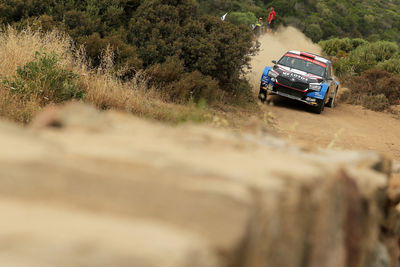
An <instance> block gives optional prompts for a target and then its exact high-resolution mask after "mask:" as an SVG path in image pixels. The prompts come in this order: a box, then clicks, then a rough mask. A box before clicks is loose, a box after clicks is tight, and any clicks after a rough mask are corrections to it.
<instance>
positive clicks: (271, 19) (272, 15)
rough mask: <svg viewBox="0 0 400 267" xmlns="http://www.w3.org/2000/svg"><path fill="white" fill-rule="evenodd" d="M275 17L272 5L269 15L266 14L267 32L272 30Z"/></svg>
mask: <svg viewBox="0 0 400 267" xmlns="http://www.w3.org/2000/svg"><path fill="white" fill-rule="evenodd" d="M275 18H276V14H275V10H274V7H271V11H270V12H269V15H268V24H269V29H268V32H272V31H273V30H274V24H275Z"/></svg>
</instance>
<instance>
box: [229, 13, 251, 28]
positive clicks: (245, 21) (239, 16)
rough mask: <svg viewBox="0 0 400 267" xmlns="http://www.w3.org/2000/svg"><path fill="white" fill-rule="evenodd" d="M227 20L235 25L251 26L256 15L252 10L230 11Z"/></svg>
mask: <svg viewBox="0 0 400 267" xmlns="http://www.w3.org/2000/svg"><path fill="white" fill-rule="evenodd" d="M227 20H228V21H229V22H232V23H233V24H236V25H245V26H251V24H254V23H256V22H257V20H258V19H257V17H256V15H254V13H252V12H231V13H229V15H228V16H227Z"/></svg>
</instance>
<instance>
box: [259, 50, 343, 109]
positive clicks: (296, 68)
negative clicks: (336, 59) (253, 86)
mask: <svg viewBox="0 0 400 267" xmlns="http://www.w3.org/2000/svg"><path fill="white" fill-rule="evenodd" d="M272 63H274V66H273V67H266V68H265V69H264V72H263V74H262V76H261V84H260V93H259V95H258V98H259V99H260V100H261V101H262V102H265V101H266V100H267V96H268V94H276V95H280V96H284V97H287V98H291V99H295V100H298V101H301V102H303V103H306V104H308V105H310V106H312V108H313V110H314V111H315V112H316V113H321V112H322V111H323V110H324V107H325V105H326V106H328V107H331V108H333V107H334V105H335V100H336V95H337V92H338V88H339V83H338V82H337V81H336V80H335V79H334V78H333V75H332V62H331V61H330V60H328V59H326V58H323V57H321V56H318V55H314V54H311V53H306V52H300V51H288V52H286V53H285V54H284V55H283V56H282V57H281V59H279V61H278V62H276V61H275V60H273V61H272Z"/></svg>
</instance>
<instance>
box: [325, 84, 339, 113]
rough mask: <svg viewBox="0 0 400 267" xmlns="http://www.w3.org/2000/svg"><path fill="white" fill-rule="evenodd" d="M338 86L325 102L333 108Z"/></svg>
mask: <svg viewBox="0 0 400 267" xmlns="http://www.w3.org/2000/svg"><path fill="white" fill-rule="evenodd" d="M337 91H338V88H337V87H336V89H335V94H334V96H333V97H331V98H329V101H328V103H327V104H326V106H327V107H330V108H334V107H335V105H336V96H337Z"/></svg>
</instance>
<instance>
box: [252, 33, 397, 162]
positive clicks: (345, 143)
mask: <svg viewBox="0 0 400 267" xmlns="http://www.w3.org/2000/svg"><path fill="white" fill-rule="evenodd" d="M259 41H260V44H261V46H260V53H259V54H258V55H257V56H256V57H254V58H253V59H252V69H253V70H252V72H251V73H250V74H249V76H248V77H249V79H250V80H251V82H252V84H253V86H254V91H255V93H258V89H259V79H260V77H261V73H262V71H263V69H264V67H265V66H268V65H271V61H272V60H273V59H275V60H277V59H279V57H280V56H281V55H282V54H283V53H284V52H286V51H288V50H300V51H308V52H312V53H317V54H321V50H320V47H319V46H318V45H316V44H314V43H312V42H311V41H310V40H309V39H307V38H306V37H305V36H304V35H303V34H302V33H301V32H299V31H298V30H296V29H294V28H291V27H288V28H284V29H280V30H279V31H278V32H277V33H276V34H268V35H264V36H261V37H260V38H259ZM273 102H274V104H275V105H274V106H271V107H268V110H269V111H271V112H272V113H273V114H274V116H275V121H276V128H277V130H278V132H279V133H281V134H282V135H283V136H285V137H288V138H289V139H291V140H293V141H295V142H298V143H300V144H302V145H305V146H308V147H310V148H326V147H329V148H336V149H361V150H377V151H379V152H381V153H384V154H385V155H388V156H389V157H391V158H393V159H395V160H400V120H398V119H394V118H393V116H392V115H391V114H388V113H381V112H373V111H370V110H366V109H363V108H362V107H359V106H353V105H347V104H340V105H338V106H337V107H336V108H334V109H330V108H326V109H325V110H324V112H323V114H321V115H317V114H313V113H312V112H310V111H309V110H308V108H307V107H306V106H305V105H303V104H301V103H298V102H296V101H292V100H290V99H285V98H281V97H278V96H274V97H273Z"/></svg>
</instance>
